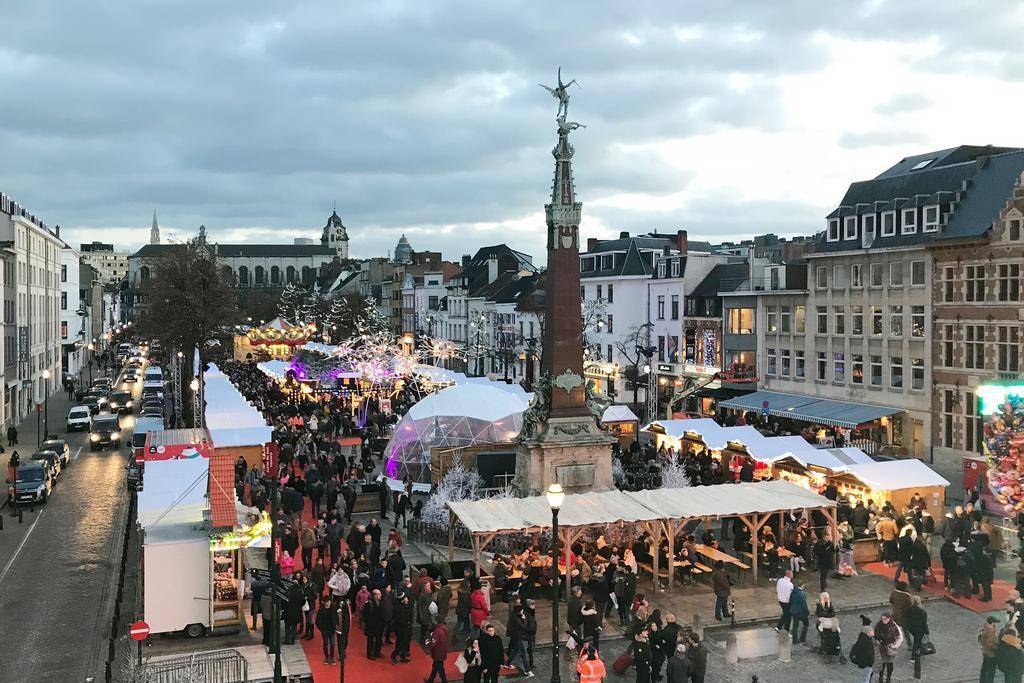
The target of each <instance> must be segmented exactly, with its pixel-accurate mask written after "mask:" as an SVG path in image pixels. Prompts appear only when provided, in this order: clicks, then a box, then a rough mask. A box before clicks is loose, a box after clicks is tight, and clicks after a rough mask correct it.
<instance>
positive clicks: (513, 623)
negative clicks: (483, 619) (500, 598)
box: [505, 605, 533, 678]
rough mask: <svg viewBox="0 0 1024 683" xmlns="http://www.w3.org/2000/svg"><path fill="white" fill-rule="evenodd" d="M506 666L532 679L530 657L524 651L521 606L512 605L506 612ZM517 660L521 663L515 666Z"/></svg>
mask: <svg viewBox="0 0 1024 683" xmlns="http://www.w3.org/2000/svg"><path fill="white" fill-rule="evenodd" d="M505 635H507V636H508V665H509V666H515V667H517V668H518V669H519V670H520V671H522V672H523V673H524V674H525V675H526V676H527V677H528V678H532V677H533V669H532V668H531V666H530V656H529V654H528V653H527V650H526V610H525V609H524V608H523V606H522V605H512V606H511V607H509V610H508V626H507V627H506V628H505ZM517 659H518V660H519V661H520V662H521V663H522V664H521V665H517V664H516V661H517Z"/></svg>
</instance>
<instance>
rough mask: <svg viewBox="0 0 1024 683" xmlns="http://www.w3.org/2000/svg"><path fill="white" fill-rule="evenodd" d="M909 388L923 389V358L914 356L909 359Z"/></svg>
mask: <svg viewBox="0 0 1024 683" xmlns="http://www.w3.org/2000/svg"><path fill="white" fill-rule="evenodd" d="M910 388H911V389H914V390H916V391H921V390H922V389H924V359H923V358H914V359H913V360H911V361H910Z"/></svg>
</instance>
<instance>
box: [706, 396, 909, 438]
mask: <svg viewBox="0 0 1024 683" xmlns="http://www.w3.org/2000/svg"><path fill="white" fill-rule="evenodd" d="M765 402H767V403H768V414H769V415H774V416H776V417H788V418H792V419H794V420H800V421H801V422H816V423H818V424H827V425H832V426H834V427H847V428H850V429H852V428H854V427H856V426H857V425H861V424H864V423H865V422H871V421H873V420H877V419H878V418H880V417H885V416H887V415H893V414H894V413H900V412H903V410H902V409H901V408H887V407H885V406H876V405H871V404H870V403H850V402H849V401H834V400H831V399H825V398H816V397H814V396H803V395H800V394H784V393H782V392H780V391H755V392H754V393H752V394H747V395H746V396H738V397H736V398H733V399H729V400H728V401H722V402H721V403H719V404H718V405H719V407H720V408H732V409H734V410H750V411H754V412H762V411H763V410H764V404H765Z"/></svg>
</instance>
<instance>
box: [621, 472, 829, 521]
mask: <svg viewBox="0 0 1024 683" xmlns="http://www.w3.org/2000/svg"><path fill="white" fill-rule="evenodd" d="M722 486H729V489H728V491H723V489H722V488H721V487H722ZM628 495H630V496H632V497H633V498H634V499H635V500H636V501H637V502H639V503H641V504H642V505H644V507H647V508H649V509H651V510H654V511H656V512H657V513H658V516H659V517H660V518H661V519H693V518H695V517H736V516H738V515H750V514H767V513H772V512H783V511H786V510H800V509H804V508H826V507H835V503H834V502H833V501H831V500H829V499H828V498H825V497H824V496H820V495H818V494H817V493H814V492H812V491H808V490H807V489H805V488H803V487H802V486H797V485H796V484H792V483H790V482H788V481H762V482H751V483H744V484H720V485H718V486H693V487H690V488H688V489H686V493H685V495H680V493H679V491H678V490H677V489H655V490H651V491H632V492H630V493H629V494H628Z"/></svg>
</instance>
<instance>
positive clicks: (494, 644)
mask: <svg viewBox="0 0 1024 683" xmlns="http://www.w3.org/2000/svg"><path fill="white" fill-rule="evenodd" d="M482 626H483V628H482V630H481V632H480V637H479V638H478V639H477V642H479V643H480V661H481V662H482V663H483V667H484V671H483V681H484V683H498V676H499V675H501V665H502V664H504V663H505V646H504V644H503V643H502V642H501V637H500V636H498V635H496V634H495V632H494V624H490V623H487V624H483V625H482Z"/></svg>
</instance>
